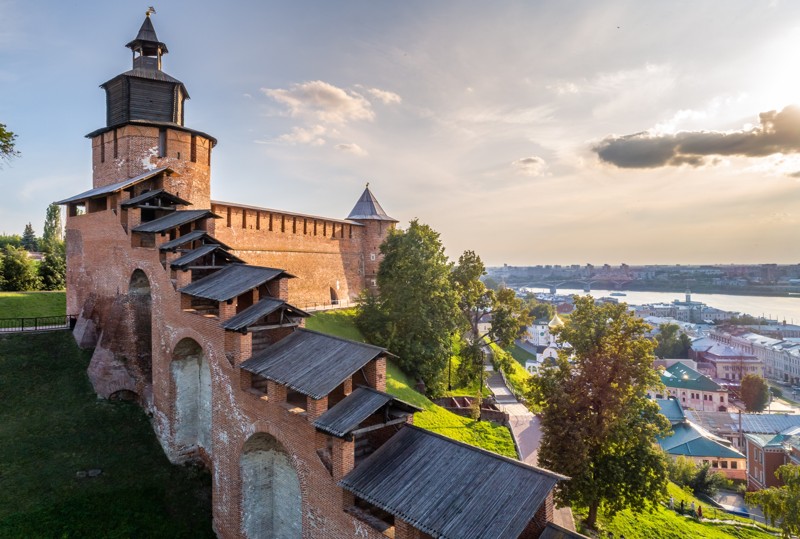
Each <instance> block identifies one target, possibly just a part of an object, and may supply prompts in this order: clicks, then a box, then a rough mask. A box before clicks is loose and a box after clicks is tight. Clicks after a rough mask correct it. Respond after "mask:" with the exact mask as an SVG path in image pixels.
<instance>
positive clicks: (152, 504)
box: [0, 332, 214, 538]
mask: <svg viewBox="0 0 800 539" xmlns="http://www.w3.org/2000/svg"><path fill="white" fill-rule="evenodd" d="M89 357H90V354H89V353H87V352H83V351H81V350H79V349H78V348H77V347H76V345H75V343H74V341H73V340H72V336H71V335H70V334H69V333H68V332H52V333H44V334H33V335H13V336H2V337H0V403H2V405H1V406H0V537H68V538H71V537H214V534H213V532H212V531H211V479H210V476H209V474H208V473H207V472H205V471H204V470H201V469H198V468H196V467H192V466H188V467H187V466H173V465H171V464H170V463H169V462H168V461H167V459H166V457H165V456H164V453H163V452H162V450H161V446H160V445H159V444H158V441H157V440H156V438H155V435H154V433H153V430H152V427H151V425H150V422H149V420H148V418H147V417H146V415H145V414H144V412H143V411H142V410H141V409H140V408H139V407H137V406H136V405H134V404H130V403H125V402H113V403H112V402H108V401H104V400H98V399H97V397H96V396H95V394H94V392H93V391H92V388H91V386H90V384H89V381H88V378H87V377H86V367H87V366H88V363H89ZM88 470H100V474H99V475H97V476H96V477H82V476H83V475H85V474H86V472H87V471H88Z"/></svg>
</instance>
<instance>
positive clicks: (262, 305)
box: [222, 298, 311, 331]
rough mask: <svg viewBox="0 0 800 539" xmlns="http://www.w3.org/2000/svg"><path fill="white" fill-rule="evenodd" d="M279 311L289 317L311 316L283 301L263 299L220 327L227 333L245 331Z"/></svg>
mask: <svg viewBox="0 0 800 539" xmlns="http://www.w3.org/2000/svg"><path fill="white" fill-rule="evenodd" d="M280 309H283V310H285V311H287V312H288V313H289V314H290V315H291V316H298V317H303V318H305V317H308V316H311V315H310V314H308V313H307V312H305V311H301V310H300V309H298V308H297V307H294V306H292V305H289V304H288V303H286V302H285V301H283V300H280V299H276V298H263V299H261V300H260V301H258V302H256V303H255V304H253V305H251V306H250V307H248V308H246V309H245V310H243V311H242V312H240V313H238V314H236V315H235V316H232V317H231V318H229V319H228V320H226V321H225V322H224V323H223V324H222V327H223V328H224V329H227V330H229V331H241V330H243V329H246V328H247V326H250V325H252V324H255V323H256V322H257V321H258V320H259V319H261V318H262V317H264V316H267V315H268V314H272V313H274V312H275V311H277V310H280Z"/></svg>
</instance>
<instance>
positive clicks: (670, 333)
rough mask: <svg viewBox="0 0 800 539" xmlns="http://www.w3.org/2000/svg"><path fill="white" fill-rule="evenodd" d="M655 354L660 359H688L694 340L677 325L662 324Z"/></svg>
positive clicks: (657, 336)
mask: <svg viewBox="0 0 800 539" xmlns="http://www.w3.org/2000/svg"><path fill="white" fill-rule="evenodd" d="M658 329H659V333H658V335H656V349H655V350H654V353H655V355H656V356H658V357H660V358H671V359H688V357H689V348H690V347H691V345H692V340H691V339H690V338H689V336H688V335H686V334H685V333H684V332H682V331H681V328H680V326H678V325H677V324H661V325H660V326H659V327H658Z"/></svg>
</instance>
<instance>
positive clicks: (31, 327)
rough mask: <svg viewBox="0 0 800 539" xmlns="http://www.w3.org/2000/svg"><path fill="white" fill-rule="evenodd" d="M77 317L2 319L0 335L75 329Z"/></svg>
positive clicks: (0, 321)
mask: <svg viewBox="0 0 800 539" xmlns="http://www.w3.org/2000/svg"><path fill="white" fill-rule="evenodd" d="M77 319H78V317H77V316H75V315H69V314H67V315H58V316H37V317H33V318H0V333H26V332H31V331H54V330H64V329H73V328H74V327H75V321H76V320H77Z"/></svg>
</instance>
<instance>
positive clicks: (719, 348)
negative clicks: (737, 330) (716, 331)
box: [703, 343, 757, 359]
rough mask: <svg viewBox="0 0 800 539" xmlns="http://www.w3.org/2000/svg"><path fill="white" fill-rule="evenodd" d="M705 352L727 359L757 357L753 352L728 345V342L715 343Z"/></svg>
mask: <svg viewBox="0 0 800 539" xmlns="http://www.w3.org/2000/svg"><path fill="white" fill-rule="evenodd" d="M703 353H704V354H708V355H710V356H714V357H717V358H720V359H725V358H734V359H740V358H744V359H757V358H756V357H755V356H754V355H752V354H745V353H744V352H741V351H739V350H736V349H735V348H733V347H731V346H728V345H727V344H720V343H716V344H714V345H713V346H711V348H708V349H707V350H705V351H704V352H703Z"/></svg>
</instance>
